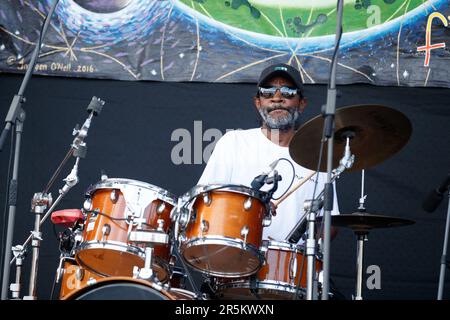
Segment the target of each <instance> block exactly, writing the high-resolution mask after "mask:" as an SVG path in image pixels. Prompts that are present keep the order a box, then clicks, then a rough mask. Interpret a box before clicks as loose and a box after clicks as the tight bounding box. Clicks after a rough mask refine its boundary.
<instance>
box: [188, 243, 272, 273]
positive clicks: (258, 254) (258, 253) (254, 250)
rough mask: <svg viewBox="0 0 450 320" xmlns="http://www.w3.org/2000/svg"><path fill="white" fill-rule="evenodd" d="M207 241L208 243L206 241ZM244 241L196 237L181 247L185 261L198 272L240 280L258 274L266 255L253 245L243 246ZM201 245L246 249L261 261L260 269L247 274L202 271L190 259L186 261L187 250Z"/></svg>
mask: <svg viewBox="0 0 450 320" xmlns="http://www.w3.org/2000/svg"><path fill="white" fill-rule="evenodd" d="M206 240H207V241H206ZM243 242H244V241H243V240H240V239H239V240H238V239H236V238H230V237H224V236H217V235H216V236H210V235H207V236H203V237H201V238H199V237H195V238H192V239H190V240H188V241H186V242H183V243H182V245H181V256H182V259H183V260H184V261H186V262H187V263H188V264H189V265H190V266H192V267H193V268H195V269H196V270H198V271H200V272H202V273H205V274H209V275H212V276H216V277H224V278H240V277H248V276H251V275H253V274H255V273H257V272H258V270H259V269H260V268H261V266H262V264H263V262H264V255H263V254H262V253H261V251H260V250H258V249H257V247H255V246H254V245H253V244H251V243H246V244H245V245H244V244H243ZM199 244H227V245H228V246H229V247H233V248H238V249H242V248H245V251H250V252H251V253H253V254H255V256H256V258H257V259H258V260H259V264H258V267H257V268H255V269H254V270H253V271H251V272H245V273H223V272H216V271H211V270H209V271H207V270H204V269H200V268H198V267H197V266H195V265H193V264H192V263H191V262H189V260H188V259H186V257H185V255H184V251H185V250H186V249H189V248H191V247H195V246H198V245H199Z"/></svg>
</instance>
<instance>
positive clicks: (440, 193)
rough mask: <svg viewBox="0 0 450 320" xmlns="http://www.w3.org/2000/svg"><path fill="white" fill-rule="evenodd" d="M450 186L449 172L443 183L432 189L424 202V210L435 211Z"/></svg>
mask: <svg viewBox="0 0 450 320" xmlns="http://www.w3.org/2000/svg"><path fill="white" fill-rule="evenodd" d="M449 187H450V173H449V174H447V177H446V178H445V179H444V181H442V183H441V185H440V186H439V187H438V188H437V189H434V190H433V191H431V192H430V193H429V194H428V196H427V197H426V199H425V200H424V201H423V203H422V208H423V210H425V211H427V212H433V211H434V210H436V209H437V207H438V206H439V204H440V203H441V201H442V199H443V198H444V193H446V192H448V190H449Z"/></svg>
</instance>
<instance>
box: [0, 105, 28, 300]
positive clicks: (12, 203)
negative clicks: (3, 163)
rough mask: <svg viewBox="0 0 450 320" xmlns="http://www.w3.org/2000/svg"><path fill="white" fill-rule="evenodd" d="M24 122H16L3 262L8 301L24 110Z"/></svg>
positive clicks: (3, 288) (3, 293)
mask: <svg viewBox="0 0 450 320" xmlns="http://www.w3.org/2000/svg"><path fill="white" fill-rule="evenodd" d="M19 118H22V120H20V119H17V121H16V145H15V152H14V165H13V174H12V179H11V182H10V186H9V200H8V201H9V213H8V231H7V233H6V244H5V256H4V260H3V277H2V296H1V298H2V300H6V299H8V285H9V271H10V264H9V260H11V253H12V242H13V234H14V220H15V216H16V202H17V180H18V178H19V158H20V144H21V139H22V130H23V122H22V121H23V120H24V119H25V111H23V110H22V112H21V116H19Z"/></svg>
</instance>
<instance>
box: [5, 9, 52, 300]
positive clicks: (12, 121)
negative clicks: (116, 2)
mask: <svg viewBox="0 0 450 320" xmlns="http://www.w3.org/2000/svg"><path fill="white" fill-rule="evenodd" d="M58 2H59V0H55V2H54V3H53V5H52V7H51V8H50V11H49V13H48V15H47V17H46V19H45V23H44V26H43V28H42V32H41V34H40V35H39V39H38V42H37V44H36V48H35V50H34V52H33V56H32V58H31V62H30V64H29V67H28V69H27V71H26V73H25V77H24V79H23V81H22V84H21V86H20V89H19V92H18V94H16V95H15V96H14V98H13V100H12V102H11V106H10V108H9V111H8V114H7V115H6V118H5V122H6V125H5V128H4V129H3V131H2V134H1V135H0V151H1V150H2V149H3V145H4V143H5V140H6V137H7V135H8V132H9V131H10V130H11V127H13V126H15V128H16V144H15V147H14V151H13V152H14V164H13V174H12V178H11V181H10V184H9V199H8V202H9V213H8V227H7V234H6V245H5V254H4V258H3V275H2V292H1V299H2V300H5V299H7V296H8V283H9V271H10V264H9V263H8V262H9V260H10V259H11V251H12V241H13V231H14V218H15V215H16V201H17V189H18V188H17V185H18V177H19V172H18V168H19V155H20V146H21V136H22V129H23V123H24V121H25V116H26V114H25V110H24V109H23V108H22V105H23V103H25V101H26V99H25V97H24V93H25V89H26V87H27V85H28V82H29V80H30V78H31V74H32V72H33V70H34V67H35V66H36V62H37V59H38V57H39V52H40V49H41V45H42V39H44V36H45V34H46V33H47V29H48V27H49V25H50V20H51V17H52V15H53V12H54V11H55V9H56V6H57V5H58Z"/></svg>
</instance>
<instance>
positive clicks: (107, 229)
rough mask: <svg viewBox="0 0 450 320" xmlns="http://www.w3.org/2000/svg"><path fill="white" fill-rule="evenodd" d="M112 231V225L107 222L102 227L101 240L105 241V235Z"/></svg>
mask: <svg viewBox="0 0 450 320" xmlns="http://www.w3.org/2000/svg"><path fill="white" fill-rule="evenodd" d="M110 232H111V226H110V225H109V224H107V223H105V224H104V225H103V227H102V239H101V240H100V242H105V237H108V236H109V234H110Z"/></svg>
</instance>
